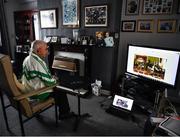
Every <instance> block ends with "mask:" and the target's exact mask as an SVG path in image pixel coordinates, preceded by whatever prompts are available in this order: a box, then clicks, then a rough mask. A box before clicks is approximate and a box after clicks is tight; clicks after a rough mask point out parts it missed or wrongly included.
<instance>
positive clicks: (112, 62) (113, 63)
mask: <svg viewBox="0 0 180 137" xmlns="http://www.w3.org/2000/svg"><path fill="white" fill-rule="evenodd" d="M103 4H107V5H108V27H84V7H85V6H91V5H103ZM121 7H122V1H121V0H81V1H80V28H79V33H80V34H79V35H88V36H93V37H95V32H96V31H109V32H116V34H117V36H119V27H120V19H121ZM48 8H58V28H57V29H41V39H43V38H44V36H46V35H58V36H66V37H70V38H72V30H73V29H69V28H64V27H63V26H62V11H61V10H62V9H61V0H53V1H52V0H38V9H39V10H41V9H48ZM118 46H119V37H117V38H116V39H115V46H114V47H113V48H105V47H102V48H93V49H92V60H91V77H92V81H94V80H95V79H96V78H98V79H100V80H102V83H103V84H102V85H103V87H104V88H105V89H111V88H112V87H111V86H112V83H113V81H114V79H115V76H116V68H117V52H118Z"/></svg>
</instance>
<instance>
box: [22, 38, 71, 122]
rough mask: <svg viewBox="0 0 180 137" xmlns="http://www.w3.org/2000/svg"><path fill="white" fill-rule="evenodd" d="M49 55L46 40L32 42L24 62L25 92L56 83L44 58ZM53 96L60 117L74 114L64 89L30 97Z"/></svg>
mask: <svg viewBox="0 0 180 137" xmlns="http://www.w3.org/2000/svg"><path fill="white" fill-rule="evenodd" d="M47 55H48V46H47V44H46V43H45V42H44V41H41V40H35V41H34V42H32V44H31V51H30V54H29V56H27V57H26V58H25V59H24V62H23V76H22V84H23V85H24V86H25V91H24V92H29V91H32V90H35V89H39V88H42V87H45V86H51V85H53V84H55V83H56V79H55V78H54V77H53V76H52V75H51V73H50V71H49V69H48V67H47V65H46V63H45V61H44V59H45V57H47ZM50 96H51V97H53V98H54V99H55V102H56V104H57V105H58V106H59V113H60V115H59V118H60V119H61V118H67V117H70V116H72V113H70V108H69V103H68V99H67V95H66V93H65V92H63V91H57V89H54V92H52V91H47V92H45V93H42V94H40V95H37V96H33V97H32V98H30V99H37V100H39V101H43V100H44V99H46V98H48V97H50Z"/></svg>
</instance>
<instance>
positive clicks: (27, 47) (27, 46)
mask: <svg viewBox="0 0 180 137" xmlns="http://www.w3.org/2000/svg"><path fill="white" fill-rule="evenodd" d="M29 50H30V45H24V48H23V52H24V53H28V52H29Z"/></svg>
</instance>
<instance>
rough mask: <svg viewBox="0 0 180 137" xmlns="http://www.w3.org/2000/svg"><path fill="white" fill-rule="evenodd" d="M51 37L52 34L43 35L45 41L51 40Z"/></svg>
mask: <svg viewBox="0 0 180 137" xmlns="http://www.w3.org/2000/svg"><path fill="white" fill-rule="evenodd" d="M51 38H52V36H45V37H44V41H45V42H46V43H48V42H50V41H51Z"/></svg>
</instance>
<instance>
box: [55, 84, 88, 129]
mask: <svg viewBox="0 0 180 137" xmlns="http://www.w3.org/2000/svg"><path fill="white" fill-rule="evenodd" d="M56 87H57V88H58V89H61V90H64V91H65V92H66V93H68V94H71V95H75V96H77V98H78V114H77V115H76V121H75V124H74V129H73V130H74V131H76V130H77V128H78V125H79V122H80V120H81V118H85V117H90V115H89V114H88V113H85V114H81V100H80V98H81V97H85V95H87V94H88V90H84V89H81V88H79V89H71V88H67V87H63V86H60V85H58V86H56Z"/></svg>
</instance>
